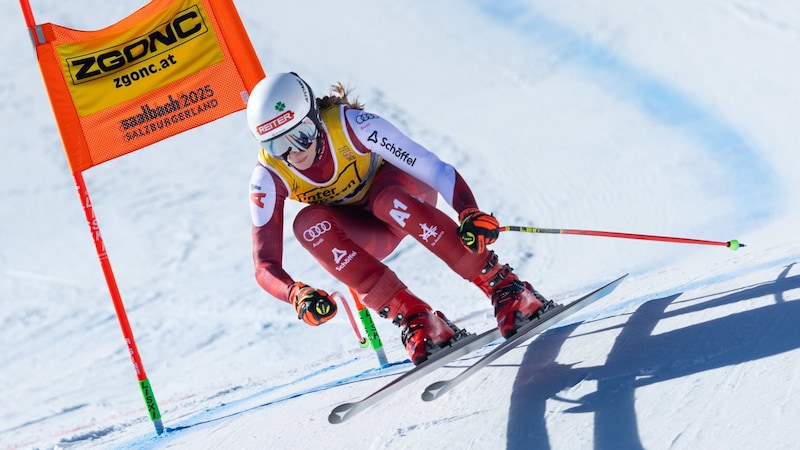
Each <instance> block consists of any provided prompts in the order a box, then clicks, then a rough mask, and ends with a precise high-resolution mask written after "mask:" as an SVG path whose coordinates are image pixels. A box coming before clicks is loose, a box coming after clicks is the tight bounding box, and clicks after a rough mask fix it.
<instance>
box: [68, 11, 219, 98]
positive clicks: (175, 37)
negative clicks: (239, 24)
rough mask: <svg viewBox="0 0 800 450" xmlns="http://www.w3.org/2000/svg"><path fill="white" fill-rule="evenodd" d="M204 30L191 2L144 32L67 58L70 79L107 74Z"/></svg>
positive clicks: (76, 82)
mask: <svg viewBox="0 0 800 450" xmlns="http://www.w3.org/2000/svg"><path fill="white" fill-rule="evenodd" d="M206 32H208V26H207V25H206V23H205V21H204V18H203V15H202V14H201V13H200V9H199V8H198V7H197V5H194V6H192V7H190V8H187V9H185V10H183V11H181V12H179V13H178V14H177V15H176V16H175V17H174V18H173V19H172V20H169V21H168V22H165V23H163V24H161V25H159V26H158V27H157V28H155V29H153V30H151V31H150V32H148V33H147V34H144V35H141V36H138V37H135V38H133V39H131V40H129V41H127V42H125V43H123V44H120V45H117V46H115V47H111V48H106V49H103V50H100V51H97V52H93V53H89V54H86V55H81V56H77V57H74V58H68V59H67V62H68V64H69V71H70V75H71V76H72V82H73V83H74V84H79V83H85V82H87V81H91V80H93V79H95V78H100V77H104V76H106V75H110V74H112V73H115V72H118V71H119V70H121V69H124V68H125V67H128V66H130V65H132V64H138V63H141V62H143V61H146V60H148V59H150V58H153V57H155V56H158V55H160V54H162V53H166V52H168V51H170V50H172V49H174V48H176V47H178V46H180V45H182V44H184V43H186V42H188V41H189V40H191V39H194V38H195V37H198V36H200V35H201V34H203V33H206Z"/></svg>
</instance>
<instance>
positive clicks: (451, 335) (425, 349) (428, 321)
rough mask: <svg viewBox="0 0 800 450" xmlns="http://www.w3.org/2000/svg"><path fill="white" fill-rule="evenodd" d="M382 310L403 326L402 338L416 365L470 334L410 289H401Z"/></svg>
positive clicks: (386, 316)
mask: <svg viewBox="0 0 800 450" xmlns="http://www.w3.org/2000/svg"><path fill="white" fill-rule="evenodd" d="M378 314H379V315H380V316H381V317H383V318H389V319H392V322H393V323H394V324H395V325H397V326H399V327H400V328H402V329H403V331H402V333H401V334H400V338H401V340H402V342H403V345H404V346H405V348H406V351H407V352H408V355H409V357H410V358H411V362H413V363H414V365H419V364H421V363H423V362H425V361H426V360H427V359H428V357H429V356H430V355H432V354H433V353H435V352H436V351H438V350H441V349H442V348H443V347H446V346H448V345H451V344H452V343H453V342H455V341H456V340H458V339H460V338H461V337H463V336H464V335H466V334H467V332H466V331H465V330H463V329H460V328H458V327H456V326H455V325H453V323H452V322H450V321H449V320H447V318H446V317H445V316H444V314H442V313H441V312H440V311H433V309H431V307H430V306H429V305H428V304H427V303H425V302H424V301H422V300H420V299H419V298H418V297H416V296H415V295H414V294H412V293H411V292H409V291H408V290H407V289H403V290H402V291H400V292H398V293H397V294H396V295H395V296H394V298H393V299H392V300H391V301H390V302H389V303H388V304H386V305H385V306H384V307H383V308H381V309H380V310H379V311H378Z"/></svg>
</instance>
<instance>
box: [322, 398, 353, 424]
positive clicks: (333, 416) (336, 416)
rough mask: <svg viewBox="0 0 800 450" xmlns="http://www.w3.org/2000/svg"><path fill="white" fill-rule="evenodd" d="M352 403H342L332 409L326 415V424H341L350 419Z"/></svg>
mask: <svg viewBox="0 0 800 450" xmlns="http://www.w3.org/2000/svg"><path fill="white" fill-rule="evenodd" d="M353 405H354V404H353V403H344V404H342V405H339V406H337V407H336V408H333V410H332V411H331V413H330V414H329V415H328V423H332V424H337V423H342V422H344V421H345V420H347V419H348V418H350V413H351V412H352V411H353Z"/></svg>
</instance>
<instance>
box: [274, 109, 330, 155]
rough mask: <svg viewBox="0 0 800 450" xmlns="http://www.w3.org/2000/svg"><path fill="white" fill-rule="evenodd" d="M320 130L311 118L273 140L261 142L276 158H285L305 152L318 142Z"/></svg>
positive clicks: (306, 118) (305, 119)
mask: <svg viewBox="0 0 800 450" xmlns="http://www.w3.org/2000/svg"><path fill="white" fill-rule="evenodd" d="M318 134H319V129H318V128H317V125H316V124H315V123H314V121H313V120H311V118H310V117H309V116H306V117H304V118H303V120H301V121H300V123H298V124H297V125H295V126H294V127H292V128H290V129H289V130H288V131H286V132H285V133H282V134H280V135H278V136H276V137H274V138H272V139H267V140H266V141H261V146H262V147H264V149H265V150H267V151H268V152H269V154H270V155H272V156H274V157H276V158H283V157H285V156H286V155H287V154H288V153H289V152H304V151H306V150H308V149H309V148H311V145H313V144H314V142H315V141H316V140H317V135H318Z"/></svg>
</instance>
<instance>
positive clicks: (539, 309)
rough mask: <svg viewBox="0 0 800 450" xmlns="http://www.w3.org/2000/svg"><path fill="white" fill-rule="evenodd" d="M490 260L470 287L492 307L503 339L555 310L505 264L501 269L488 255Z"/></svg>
mask: <svg viewBox="0 0 800 450" xmlns="http://www.w3.org/2000/svg"><path fill="white" fill-rule="evenodd" d="M490 253H491V255H490V256H489V260H488V261H487V262H486V266H484V268H483V269H482V270H481V273H480V274H479V275H478V276H477V278H475V280H474V281H473V283H475V285H477V286H478V287H479V288H480V289H481V290H482V291H483V292H484V293H485V294H486V295H487V296H488V297H489V298H491V299H492V305H493V306H494V316H495V318H497V328H498V329H499V330H500V334H502V335H503V337H505V338H506V339H508V338H509V337H511V336H513V335H514V334H516V333H517V330H518V329H519V327H520V326H522V325H524V324H525V323H526V322H527V321H529V320H532V319H534V318H536V317H538V316H540V315H541V314H542V313H544V312H545V311H546V310H548V309H550V308H551V307H552V306H555V303H553V302H552V301H551V300H547V299H546V298H544V296H542V295H541V294H539V293H538V292H537V291H536V290H535V289H534V288H533V286H531V284H530V283H528V282H527V281H522V280H520V279H519V277H518V276H517V274H515V273H514V269H512V268H511V267H510V266H509V265H508V264H503V265H500V264H499V263H498V258H497V255H495V254H494V252H490Z"/></svg>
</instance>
